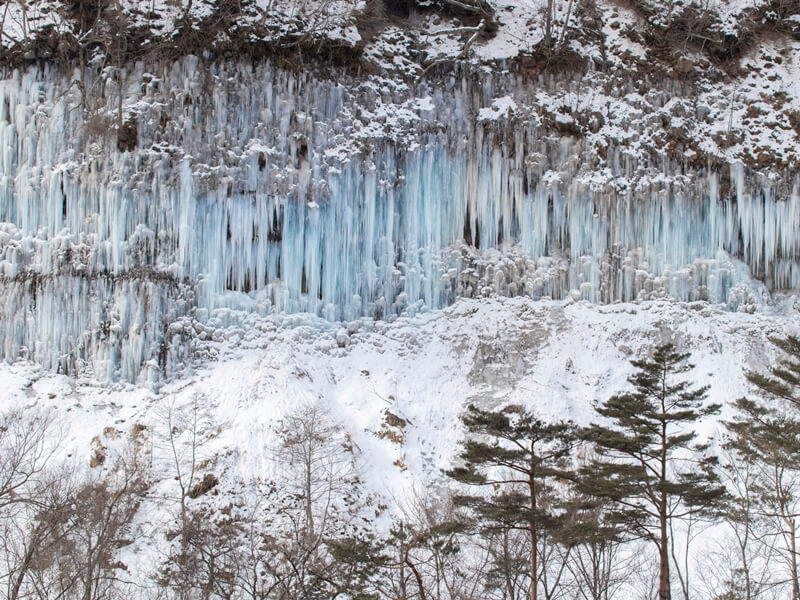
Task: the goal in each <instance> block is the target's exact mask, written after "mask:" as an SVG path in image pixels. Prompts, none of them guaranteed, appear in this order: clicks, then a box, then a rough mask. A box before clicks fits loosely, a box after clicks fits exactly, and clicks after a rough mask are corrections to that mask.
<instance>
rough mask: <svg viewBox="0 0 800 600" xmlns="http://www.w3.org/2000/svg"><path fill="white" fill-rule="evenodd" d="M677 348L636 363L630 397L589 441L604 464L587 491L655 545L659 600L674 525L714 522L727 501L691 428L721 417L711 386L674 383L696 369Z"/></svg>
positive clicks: (585, 483)
mask: <svg viewBox="0 0 800 600" xmlns="http://www.w3.org/2000/svg"><path fill="white" fill-rule="evenodd" d="M687 358H688V354H680V353H678V352H676V351H675V348H674V346H673V345H672V344H664V345H660V346H657V347H656V348H655V349H654V351H653V355H652V358H650V359H643V360H633V361H631V364H632V365H633V366H634V367H635V368H636V372H635V373H634V374H633V375H632V376H631V377H629V378H628V381H629V382H630V383H631V385H633V387H634V390H633V391H632V392H627V393H622V394H617V395H614V396H612V397H611V398H609V399H608V400H607V401H606V402H605V403H603V404H602V406H600V407H599V408H598V409H597V412H598V413H599V414H600V415H601V416H603V417H605V418H606V419H607V421H608V422H609V425H598V424H593V425H592V426H591V427H589V428H587V429H586V430H585V431H584V432H583V436H584V437H585V438H586V439H588V440H591V441H593V442H594V443H595V445H596V447H597V453H598V459H597V460H595V461H594V462H593V463H592V464H591V465H590V466H589V467H588V468H585V469H583V471H582V475H583V476H582V479H581V485H582V487H583V488H584V489H585V490H586V491H587V492H589V493H592V494H595V495H597V496H599V497H602V498H608V499H610V500H612V501H613V503H614V507H613V509H612V510H611V511H610V513H609V514H610V518H611V519H612V520H613V522H615V523H617V524H618V525H619V526H621V527H623V528H624V529H625V531H626V532H628V533H629V534H630V535H633V536H634V537H638V538H642V539H646V540H649V541H651V542H653V544H654V545H655V546H656V548H657V549H658V555H659V600H670V597H671V596H670V568H669V538H668V532H669V530H670V523H671V522H672V521H673V520H674V519H683V518H687V517H689V516H702V515H708V514H710V513H711V512H713V509H714V507H715V506H716V505H717V504H718V502H719V501H720V499H721V497H722V496H723V494H724V489H723V487H722V486H720V485H719V480H718V477H717V475H716V473H715V470H714V466H715V463H716V459H715V458H714V457H711V456H709V455H708V454H706V449H707V446H706V445H701V444H696V443H694V439H695V437H696V434H695V433H694V431H693V426H694V425H695V424H696V423H697V422H698V421H699V420H700V419H701V418H703V417H706V416H709V415H713V414H716V413H717V412H718V411H719V409H720V406H719V405H716V404H712V405H705V406H704V404H705V401H706V396H707V389H708V388H707V387H700V388H696V389H690V384H689V382H688V381H685V380H682V381H675V376H676V375H679V374H681V373H686V372H688V371H689V370H690V369H692V365H690V364H688V363H686V359H687Z"/></svg>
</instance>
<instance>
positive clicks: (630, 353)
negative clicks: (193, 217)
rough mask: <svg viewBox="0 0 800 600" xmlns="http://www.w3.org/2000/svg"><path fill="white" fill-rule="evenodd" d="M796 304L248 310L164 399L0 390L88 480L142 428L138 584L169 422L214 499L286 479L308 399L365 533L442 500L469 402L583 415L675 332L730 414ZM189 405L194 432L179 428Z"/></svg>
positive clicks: (167, 507)
mask: <svg viewBox="0 0 800 600" xmlns="http://www.w3.org/2000/svg"><path fill="white" fill-rule="evenodd" d="M796 311H797V308H796V307H793V306H792V305H791V302H789V301H786V302H784V304H783V306H782V308H780V309H776V310H774V311H770V312H768V313H763V312H758V313H755V314H744V313H731V312H727V311H725V310H722V309H720V308H719V307H714V306H713V305H708V304H706V303H694V304H678V303H674V302H671V301H659V302H646V303H641V304H618V305H614V306H608V307H598V306H594V305H591V304H589V303H586V302H578V303H575V302H545V301H538V302H535V301H531V300H529V299H523V298H513V299H506V298H498V297H494V298H487V299H482V300H461V301H459V302H457V303H456V304H455V305H453V306H452V307H450V308H448V309H445V310H443V311H437V312H433V313H429V314H427V315H425V316H420V317H416V318H414V319H407V318H402V319H399V320H397V321H395V322H394V323H391V324H386V323H382V322H373V321H371V320H362V321H355V322H352V323H350V324H349V325H347V326H346V327H345V328H340V326H337V325H335V324H331V323H328V322H326V321H323V320H321V319H316V318H312V317H271V318H256V319H252V320H251V321H250V322H248V323H247V325H246V326H245V327H241V328H235V329H227V330H222V331H217V332H215V333H214V335H213V336H211V337H212V338H213V339H207V340H205V341H204V342H202V350H201V351H202V352H203V353H205V355H206V356H208V357H209V358H208V359H207V360H205V361H203V362H202V363H201V364H198V365H197V371H196V372H195V373H194V374H193V375H191V376H186V377H181V378H178V379H176V380H175V381H173V382H171V383H169V384H168V385H165V386H164V387H163V388H162V389H161V390H160V391H159V392H158V393H154V392H152V391H148V390H145V389H142V388H136V387H131V386H113V387H106V386H98V385H97V383H96V382H94V381H91V380H86V379H78V380H76V379H72V378H69V377H65V376H57V375H52V374H49V373H47V372H44V371H42V370H41V369H39V368H37V367H34V366H32V365H26V364H24V363H18V364H15V365H4V366H2V367H0V368H1V369H2V371H0V376H1V377H2V380H3V392H2V394H3V398H2V400H3V407H4V409H6V410H8V409H11V408H13V407H25V408H26V409H28V410H30V409H31V408H32V407H34V406H36V407H37V410H41V411H46V412H50V413H51V414H52V416H53V417H54V420H55V423H57V424H58V425H57V429H53V435H58V436H60V437H61V439H62V441H61V442H60V446H59V460H61V459H65V460H66V461H67V463H70V462H75V463H77V464H78V465H85V464H87V463H89V462H91V464H93V465H97V466H95V467H94V469H93V470H94V471H97V472H98V474H100V473H102V472H103V471H104V469H106V468H110V469H115V468H118V467H117V466H115V465H116V463H114V462H112V460H111V457H112V456H114V455H115V452H123V451H124V450H115V448H124V444H123V442H124V441H125V440H126V439H128V438H129V437H130V436H131V435H132V434H133V433H134V432H143V433H141V434H139V435H143V436H144V439H145V440H146V441H145V442H144V444H145V447H146V448H147V457H148V458H147V460H148V463H149V465H150V469H152V474H151V477H153V481H154V483H153V486H154V487H153V488H152V490H151V491H150V492H149V493H148V494H147V496H146V498H145V499H144V501H143V502H144V503H143V504H142V506H141V507H140V509H139V514H140V515H141V516H140V518H139V519H138V520H137V522H136V524H135V527H134V529H133V531H132V533H131V534H130V535H131V536H132V539H133V540H138V541H134V543H133V545H132V546H130V547H128V548H126V549H125V551H124V552H123V554H122V555H121V558H122V561H123V563H124V564H125V565H126V571H125V578H126V579H130V580H132V581H133V582H136V584H137V585H143V586H145V590H146V589H148V588H149V587H151V586H152V585H153V581H152V578H153V577H154V573H155V570H157V569H158V568H159V564H160V563H159V560H161V559H160V558H159V557H161V556H163V555H165V553H168V549H169V544H168V543H167V542H166V541H162V542H157V541H156V540H158V539H160V538H161V535H160V532H164V531H168V530H169V529H170V527H171V523H172V522H173V520H174V519H175V511H176V510H177V508H176V506H177V505H176V504H175V498H176V496H177V494H178V488H177V485H178V484H177V483H176V481H175V480H174V472H175V459H174V457H173V454H172V453H173V446H171V445H170V444H171V442H172V443H174V441H172V440H171V438H170V435H169V432H170V428H171V427H178V429H174V431H179V432H180V436H179V437H178V438H177V443H178V444H179V448H180V452H182V453H183V454H182V460H186V456H187V455H186V452H188V450H187V448H189V447H190V446H189V444H190V440H191V439H192V437H191V436H194V437H195V439H197V440H199V441H200V442H199V445H198V447H197V450H196V452H197V467H198V472H197V474H196V475H195V477H194V480H195V481H200V480H203V479H204V478H205V477H208V476H209V475H213V477H212V480H213V481H216V482H217V483H216V484H215V485H214V486H212V489H211V491H210V492H208V493H204V494H202V495H201V496H199V497H198V498H197V499H193V500H189V502H190V506H191V507H192V510H200V507H203V506H211V507H216V510H218V509H219V508H221V507H222V508H224V507H225V506H226V505H227V504H228V503H231V502H232V503H234V504H236V503H237V502H238V501H239V500H238V499H240V498H241V494H242V493H243V490H245V492H244V493H245V495H246V494H247V493H249V492H246V490H248V489H251V487H252V486H257V484H258V482H262V484H263V482H268V481H272V480H276V481H280V480H281V479H280V478H281V469H282V464H281V462H280V461H276V459H275V455H276V448H278V447H279V442H280V438H279V435H280V434H279V431H280V428H281V423H282V422H283V419H286V418H287V416H289V415H291V414H292V413H294V412H296V411H297V410H298V408H299V407H303V406H314V407H316V408H317V409H319V410H320V411H322V412H323V413H324V414H326V415H328V417H329V418H330V419H331V420H332V421H333V422H335V423H338V424H339V425H340V426H341V427H342V428H343V431H344V435H345V437H346V439H347V440H349V442H350V443H351V444H352V453H353V461H354V464H355V469H356V470H357V472H358V477H359V478H360V479H361V480H362V481H363V484H362V485H363V488H362V490H361V492H360V494H361V496H362V497H363V498H372V500H371V502H372V504H373V508H374V507H375V506H381V507H383V508H382V509H379V510H378V512H377V520H375V518H376V517H375V515H373V518H372V519H371V520H372V521H374V524H373V525H371V526H372V527H377V530H378V531H385V529H386V528H387V527H388V524H389V522H390V520H391V519H392V518H397V516H398V515H399V514H402V511H403V510H405V509H407V507H408V506H409V503H410V502H412V501H413V498H414V497H415V495H416V494H418V493H419V492H420V490H427V492H426V493H427V494H429V495H431V497H433V498H435V497H437V495H438V496H441V495H442V494H445V489H446V486H447V481H446V478H445V477H444V475H443V473H442V470H444V469H447V468H449V467H450V466H451V465H452V464H453V461H454V460H455V457H456V454H457V451H458V444H459V442H460V440H461V437H462V435H463V431H462V426H461V424H460V421H459V415H460V414H461V412H462V411H463V409H464V407H465V406H466V405H467V404H468V403H471V402H477V403H479V404H481V405H483V406H486V407H502V406H509V405H522V406H524V407H527V408H528V409H530V410H533V411H535V412H536V414H539V415H541V416H542V417H545V418H552V419H571V420H574V421H575V422H577V423H579V424H582V425H586V424H588V423H589V422H590V421H592V420H595V419H596V418H597V416H596V415H595V414H594V413H593V408H594V406H596V404H597V403H598V402H599V401H602V400H604V399H606V398H607V397H608V396H610V395H611V394H613V393H615V392H618V391H621V390H624V389H626V387H627V384H626V381H625V379H626V377H627V376H628V375H629V374H630V373H631V370H632V368H631V366H630V364H629V362H628V361H629V360H631V359H634V358H637V357H642V356H643V354H644V353H646V352H647V351H648V349H649V348H650V347H651V346H652V345H653V344H655V343H660V342H665V341H672V342H675V343H676V344H677V345H678V346H679V347H680V348H681V349H682V350H684V351H687V352H690V353H691V360H692V362H693V363H694V364H695V368H694V369H693V371H692V372H691V377H692V380H693V381H694V382H696V383H697V384H708V385H710V400H711V401H715V402H720V403H722V404H723V405H724V406H725V408H724V411H723V417H725V418H729V417H730V416H731V415H732V412H731V405H732V401H733V400H734V399H736V398H738V397H740V396H742V395H744V394H747V393H748V392H749V391H750V388H749V386H748V384H747V382H746V381H745V379H744V375H743V369H763V368H764V366H765V365H766V364H768V363H769V361H771V360H772V355H773V352H772V350H771V349H770V348H769V347H768V343H767V341H766V337H767V336H769V335H785V334H787V333H796V332H797V318H796ZM193 407H194V408H193ZM193 410H196V411H197V412H196V421H195V422H196V423H197V424H198V426H197V430H196V431H195V432H193V431H192V430H191V429H187V428H186V422H185V419H186V417H187V415H191V414H192V411H193ZM176 415H183V417H182V418H183V419H184V421H182V422H181V423H182V424H181V425H178V426H176V425H174V423H176V422H179V421H178V420H177V417H176ZM171 423H173V425H170V424H171ZM699 431H700V432H701V436H702V437H705V438H708V439H710V440H711V441H712V442H713V443H714V444H715V445H716V443H717V442H718V440H719V436H720V435H721V432H722V430H721V427H720V426H719V424H718V421H717V420H716V419H711V420H708V421H706V422H703V423H701V425H700V428H699ZM56 432H57V433H56ZM187 436H188V437H187ZM715 447H716V446H715ZM107 455H108V457H109V458H108V460H107V461H106V456H107ZM98 456H100V457H102V460H99V459H98ZM67 457H68V458H67ZM104 464H106V465H107V467H106V466H103V465H104ZM82 468H83V467H82ZM111 473H113V471H111ZM437 490H438V491H437ZM371 510H373V509H369V510H368V511H367V513H366V514H369V512H370V511H371ZM716 535H717V536H720V539H722V534H721V533H720V532H719V530H718V532H717V534H716ZM713 540H714V537H713V536H712V537H708V536H706V537H701V538H700V541H699V542H696V543H695V547H699V552H700V553H701V555H702V553H703V552H704V551H705V550H704V549H708V548H709V547H710V545H711V544H712V543H713ZM693 560H694V559H693ZM698 564H699V563H698ZM696 567H697V565H696V564H693V567H692V568H693V569H694V568H696Z"/></svg>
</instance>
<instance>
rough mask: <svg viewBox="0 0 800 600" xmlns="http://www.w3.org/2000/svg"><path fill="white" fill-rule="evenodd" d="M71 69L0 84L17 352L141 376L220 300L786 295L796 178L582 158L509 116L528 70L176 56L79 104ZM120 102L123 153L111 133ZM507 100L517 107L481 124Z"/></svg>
mask: <svg viewBox="0 0 800 600" xmlns="http://www.w3.org/2000/svg"><path fill="white" fill-rule="evenodd" d="M151 69H155V68H154V67H151ZM74 77H77V75H75V76H74ZM74 77H73V76H72V75H71V74H69V73H66V74H65V73H59V72H57V71H56V70H55V69H54V68H51V67H38V68H31V69H29V70H27V71H15V72H13V73H12V72H8V73H5V75H4V78H3V79H2V81H0V356H2V358H5V359H8V360H11V359H15V358H17V357H20V356H22V357H27V358H29V359H32V360H35V361H37V362H39V363H41V364H43V365H44V366H45V367H46V368H49V369H58V370H62V371H65V372H75V371H80V370H86V369H89V370H91V372H93V373H94V374H95V375H96V376H98V377H101V378H106V379H118V378H119V379H124V380H130V381H133V380H137V379H142V378H153V377H156V376H157V373H159V372H161V371H163V369H164V368H167V367H168V363H169V361H170V360H172V359H171V358H170V357H171V356H172V357H173V359H174V356H175V352H176V350H175V346H176V345H179V344H181V343H182V341H181V338H180V336H179V334H178V333H176V331H175V329H174V327H173V324H174V323H175V322H176V320H178V319H179V318H181V317H182V316H185V315H191V316H194V317H195V318H197V319H203V318H205V317H206V316H208V315H211V314H213V312H214V311H215V310H218V309H220V308H231V309H236V310H241V311H256V312H259V313H268V312H272V311H283V312H301V311H308V312H312V313H316V314H318V315H320V316H322V317H324V318H326V319H329V320H353V319H356V318H358V317H362V316H369V317H376V318H390V317H391V316H393V315H397V314H400V313H403V312H406V313H413V312H415V311H418V310H421V309H423V308H437V307H442V306H444V305H447V304H448V303H451V302H453V301H454V299H455V298H456V297H459V296H465V295H467V296H473V295H479V294H484V293H490V292H497V293H502V294H513V295H518V294H525V295H529V296H532V297H534V298H538V297H545V296H549V297H554V298H561V297H565V296H567V295H573V296H575V297H580V298H583V299H586V300H589V301H592V302H603V303H610V302H616V301H632V300H637V299H647V298H654V297H661V296H670V297H674V298H676V299H679V300H709V301H712V302H718V303H725V304H728V305H729V306H730V307H731V308H736V306H738V305H739V304H740V303H742V302H751V301H753V300H754V299H755V300H760V298H754V296H758V295H759V294H761V293H762V291H761V290H763V288H762V287H760V286H759V285H756V284H753V283H752V281H751V277H750V274H751V273H752V274H753V275H755V276H756V277H757V278H758V279H760V280H761V281H763V282H764V283H765V284H766V286H767V287H768V288H770V289H793V290H797V289H798V288H800V193H798V189H797V185H796V184H795V185H794V188H793V189H785V186H784V188H781V187H780V186H777V185H773V183H772V180H770V179H769V178H766V177H757V176H755V175H753V174H750V173H748V172H747V170H746V169H745V168H744V167H743V166H742V165H739V164H734V165H730V166H728V167H725V168H723V169H721V170H713V169H712V170H692V169H688V168H687V169H685V170H684V169H682V168H680V167H676V166H675V165H673V164H672V163H670V162H669V161H666V160H665V161H663V163H662V164H655V163H654V164H641V163H635V161H632V160H631V159H630V157H629V156H627V155H626V153H625V149H624V145H623V144H620V145H619V146H616V147H611V146H610V147H609V148H608V151H607V153H606V156H604V157H587V156H586V152H585V149H584V147H583V142H582V141H581V139H580V138H576V137H574V136H572V137H571V136H562V135H554V134H553V132H552V131H550V130H547V129H546V128H544V127H543V126H542V123H541V120H540V119H539V118H537V114H536V111H535V109H528V110H526V109H525V108H524V107H525V106H533V105H534V103H533V101H532V99H534V98H535V95H536V91H537V86H538V85H541V82H525V81H521V80H520V78H519V77H515V76H511V75H505V76H500V75H497V76H491V78H490V79H489V80H488V81H485V82H483V83H479V82H478V81H477V79H476V78H475V77H474V76H471V75H470V74H466V73H465V74H463V75H459V76H453V77H449V78H447V80H446V81H445V82H444V83H443V84H442V85H441V86H436V87H431V86H426V85H424V84H419V85H418V86H417V87H414V86H410V85H405V86H402V85H399V84H394V83H392V82H390V81H382V80H380V78H373V79H365V80H361V81H359V80H354V79H353V80H351V79H348V78H347V77H345V76H343V77H341V78H315V77H314V76H313V75H312V74H310V73H297V72H290V71H285V70H281V69H278V68H276V67H274V66H272V65H270V64H260V65H251V64H250V63H246V64H238V63H206V62H204V61H202V60H200V59H197V58H192V57H190V58H186V59H183V60H181V61H179V62H177V63H175V64H172V65H169V66H162V67H160V68H159V70H153V71H149V72H148V71H146V70H145V67H144V66H142V65H138V66H136V67H132V68H131V69H130V70H129V71H128V72H126V73H125V74H124V77H122V78H121V79H122V81H123V83H124V86H123V88H122V89H121V90H120V87H119V86H118V85H117V83H116V81H117V80H118V79H120V77H116V78H115V77H106V78H105V79H101V78H98V79H97V80H96V81H94V83H95V84H97V85H95V86H93V89H95V90H96V92H95V97H94V98H93V99H92V100H91V103H94V104H93V106H87V104H89V103H90V101H89V100H86V101H83V100H82V98H81V96H80V95H79V93H78V90H77V88H76V86H71V85H70V82H71V81H72V80H73V78H74ZM552 85H559V83H558V82H556V83H552ZM120 94H121V96H122V100H123V102H122V106H123V112H124V114H123V115H121V116H122V117H123V120H124V121H125V122H126V123H133V124H135V129H134V130H135V136H136V144H135V148H134V149H132V150H129V149H125V151H121V150H120V149H118V147H117V138H116V136H115V135H109V132H110V131H113V130H114V129H115V127H116V125H117V124H118V121H117V119H118V118H119V117H120V115H118V114H117V108H116V107H117V106H118V100H119V97H120ZM505 96H510V97H512V98H513V101H512V102H511V103H512V104H513V106H514V110H513V111H512V110H511V109H509V110H508V111H506V112H503V111H501V110H495V111H494V112H491V111H490V113H488V117H487V112H486V109H487V107H492V106H493V102H494V101H495V99H496V98H499V97H505ZM517 107H520V108H517ZM481 109H484V110H483V111H482V110H481ZM490 117H491V118H490ZM790 187H791V186H790Z"/></svg>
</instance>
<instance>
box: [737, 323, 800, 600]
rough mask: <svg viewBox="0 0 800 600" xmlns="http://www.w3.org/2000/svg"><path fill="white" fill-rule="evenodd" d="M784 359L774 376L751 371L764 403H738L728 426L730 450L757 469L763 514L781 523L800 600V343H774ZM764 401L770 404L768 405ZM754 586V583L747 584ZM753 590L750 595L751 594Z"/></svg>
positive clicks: (795, 595) (742, 400)
mask: <svg viewBox="0 0 800 600" xmlns="http://www.w3.org/2000/svg"><path fill="white" fill-rule="evenodd" d="M771 341H772V343H773V344H775V346H777V347H778V348H779V349H780V350H781V351H783V353H784V358H781V359H780V360H779V361H778V364H777V366H775V367H772V368H771V369H770V371H769V374H761V373H755V372H749V373H747V374H746V377H747V379H748V380H749V381H750V382H751V383H752V384H753V385H755V386H756V387H757V388H758V389H759V390H760V391H761V393H762V398H761V399H759V400H751V399H748V398H740V399H739V400H737V401H736V407H737V408H738V409H739V416H738V417H737V418H735V419H734V420H733V421H730V422H728V423H726V426H727V428H728V431H729V432H730V434H731V435H730V439H729V441H728V444H727V445H728V448H729V449H730V450H732V451H733V452H735V453H736V455H737V456H738V457H739V458H741V459H743V460H745V461H747V462H748V463H749V464H752V465H755V466H757V467H758V477H757V483H756V485H755V486H754V487H755V492H756V493H757V496H758V498H759V504H760V507H759V511H760V512H761V513H762V514H763V515H765V516H767V517H769V518H775V519H777V520H778V522H779V523H780V534H781V535H782V537H783V539H784V541H785V546H786V550H785V551H786V553H787V555H788V556H787V558H788V561H787V562H788V564H789V569H790V575H789V581H790V583H791V586H792V600H800V578H798V559H797V553H798V549H797V534H798V523H797V520H798V519H799V518H800V338H798V337H794V336H789V337H787V338H784V339H777V338H771ZM764 400H769V401H770V402H769V403H765V402H764ZM748 583H749V581H748ZM748 591H749V590H748Z"/></svg>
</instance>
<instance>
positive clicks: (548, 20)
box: [544, 0, 553, 50]
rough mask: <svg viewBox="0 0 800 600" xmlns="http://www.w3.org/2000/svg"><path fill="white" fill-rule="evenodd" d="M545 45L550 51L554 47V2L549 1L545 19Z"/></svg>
mask: <svg viewBox="0 0 800 600" xmlns="http://www.w3.org/2000/svg"><path fill="white" fill-rule="evenodd" d="M544 44H545V48H547V49H548V50H550V48H551V47H552V46H553V0H547V14H546V15H545V17H544Z"/></svg>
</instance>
